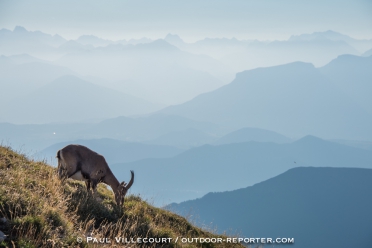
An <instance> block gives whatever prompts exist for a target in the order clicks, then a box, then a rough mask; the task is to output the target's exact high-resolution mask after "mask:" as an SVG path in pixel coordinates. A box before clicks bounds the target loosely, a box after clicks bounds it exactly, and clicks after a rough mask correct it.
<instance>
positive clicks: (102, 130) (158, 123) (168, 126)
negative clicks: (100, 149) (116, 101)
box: [85, 114, 231, 141]
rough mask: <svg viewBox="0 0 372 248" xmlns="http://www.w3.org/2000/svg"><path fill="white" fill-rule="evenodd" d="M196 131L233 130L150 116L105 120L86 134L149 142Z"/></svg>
mask: <svg viewBox="0 0 372 248" xmlns="http://www.w3.org/2000/svg"><path fill="white" fill-rule="evenodd" d="M188 129H196V130H199V131H202V132H204V133H207V134H210V135H224V134H226V133H228V132H230V131H231V129H226V128H221V127H219V126H218V125H216V124H213V123H209V122H200V121H194V120H191V119H187V118H184V117H180V116H175V115H162V114H156V115H149V116H147V117H139V118H128V117H124V116H120V117H117V118H113V119H108V120H104V121H102V122H100V123H98V124H96V125H94V126H91V127H90V128H89V129H87V130H86V131H85V132H87V133H91V134H95V133H96V134H99V135H102V136H104V137H110V138H115V137H116V139H122V140H127V141H148V140H153V139H156V138H158V137H160V136H162V135H165V134H168V133H173V132H181V131H185V130H188Z"/></svg>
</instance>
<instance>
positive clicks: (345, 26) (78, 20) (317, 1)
mask: <svg viewBox="0 0 372 248" xmlns="http://www.w3.org/2000/svg"><path fill="white" fill-rule="evenodd" d="M17 25H19V26H23V27H25V28H26V29H27V30H32V31H35V30H40V31H42V32H45V33H50V34H56V33H58V34H60V35H61V36H63V37H64V38H67V39H76V38H77V37H79V36H80V35H83V34H88V35H90V34H92V35H96V36H98V37H102V38H107V39H113V40H117V39H129V38H141V37H149V38H153V39H155V38H163V37H164V36H165V35H166V34H168V33H173V34H178V35H180V36H181V37H182V38H183V39H184V40H186V41H195V40H198V39H203V38H205V37H211V38H213V37H219V38H222V37H226V38H232V37H236V38H238V39H260V40H265V39H267V40H274V39H288V38H289V37H290V36H291V35H298V34H302V33H312V32H317V31H326V30H333V31H336V32H340V33H343V34H347V35H350V36H352V37H354V38H360V39H362V38H368V39H371V38H372V1H371V0H182V1H181V0H132V1H125V0H105V1H103V0H83V1H76V0H64V1H56V0H34V1H28V0H0V29H1V28H7V29H11V30H13V29H14V27H15V26H17Z"/></svg>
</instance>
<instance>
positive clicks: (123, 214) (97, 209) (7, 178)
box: [0, 146, 241, 248]
mask: <svg viewBox="0 0 372 248" xmlns="http://www.w3.org/2000/svg"><path fill="white" fill-rule="evenodd" d="M0 178H1V180H0V230H1V232H3V233H4V234H5V235H7V236H6V238H5V240H3V241H1V242H0V247H30V248H31V247H95V246H100V247H103V246H104V247H107V246H109V247H110V246H111V247H241V246H240V245H238V244H227V243H220V244H216V243H215V244H213V243H209V244H208V243H197V242H193V243H189V244H184V243H182V242H180V241H178V242H177V243H176V242H175V240H176V238H177V237H179V240H181V238H197V237H199V238H218V237H219V238H221V236H217V235H214V234H212V233H210V232H207V231H204V230H202V229H200V228H196V227H194V226H192V225H191V224H190V223H188V222H187V221H186V220H185V219H184V218H183V217H180V216H178V215H175V214H173V213H171V212H168V211H166V210H162V209H159V208H155V207H153V206H151V205H149V204H148V203H146V202H145V201H142V200H141V199H140V197H138V196H133V195H130V196H128V197H127V198H126V199H125V204H124V207H123V208H122V207H118V206H116V205H115V203H114V197H113V193H112V191H111V190H109V189H107V188H106V187H105V185H103V184H100V185H99V187H98V197H93V196H92V195H90V194H89V193H88V192H87V191H86V189H85V185H83V184H82V183H80V182H76V181H72V180H67V181H66V183H64V184H62V183H61V181H60V180H59V179H58V177H57V175H56V169H55V168H53V167H51V166H49V165H47V164H45V163H42V162H35V161H32V160H30V159H28V158H27V157H25V156H24V155H20V154H18V153H16V152H14V151H12V150H11V149H9V148H7V147H3V146H0ZM87 237H92V238H97V239H99V238H109V239H110V241H111V243H110V244H106V245H102V244H96V243H92V242H89V243H87ZM115 237H119V238H120V237H122V238H127V239H128V240H129V239H130V238H133V239H135V240H136V239H137V238H146V237H147V238H165V239H167V238H172V240H171V242H166V243H157V244H156V243H152V244H149V243H146V244H145V243H136V244H127V243H116V241H115ZM78 238H82V242H81V243H79V242H78ZM222 238H224V237H222ZM167 240H169V239H167ZM93 241H94V240H93Z"/></svg>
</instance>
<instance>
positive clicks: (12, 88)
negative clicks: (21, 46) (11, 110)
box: [0, 54, 77, 105]
mask: <svg viewBox="0 0 372 248" xmlns="http://www.w3.org/2000/svg"><path fill="white" fill-rule="evenodd" d="M0 63H1V66H0V104H2V105H7V103H9V101H10V100H12V99H14V98H16V97H22V96H24V95H26V94H30V93H32V92H34V91H35V90H37V89H38V88H40V87H42V86H45V85H46V84H48V83H50V82H52V81H54V80H56V79H57V78H59V77H62V76H64V75H75V76H77V73H76V72H74V71H72V70H71V69H69V68H67V67H63V66H56V65H53V64H51V63H49V62H46V61H42V60H40V59H37V58H35V57H32V56H30V55H27V54H18V55H13V56H9V57H6V56H1V57H0Z"/></svg>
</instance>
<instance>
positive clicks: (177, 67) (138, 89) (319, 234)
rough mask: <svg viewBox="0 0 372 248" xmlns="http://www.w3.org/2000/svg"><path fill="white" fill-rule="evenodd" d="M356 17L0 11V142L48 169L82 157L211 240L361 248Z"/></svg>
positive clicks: (190, 9) (204, 6) (371, 146)
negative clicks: (72, 147) (76, 153)
mask: <svg viewBox="0 0 372 248" xmlns="http://www.w3.org/2000/svg"><path fill="white" fill-rule="evenodd" d="M371 13H372V2H371V1H367V0H355V1H351V0H341V1H335V0H330V1H320V0H316V1H311V2H307V3H305V2H298V1H295V0H283V1H275V0H264V1H250V0H249V1H246V0H232V1H227V0H222V1H212V0H205V1H196V0H190V1H171V0H165V1H160V2H159V1H149V0H140V1H117V0H113V1H108V2H105V3H103V2H101V1H98V0H93V1H87V0H84V1H79V2H76V1H71V0H67V1H63V2H50V1H45V0H39V1H36V2H33V3H31V2H29V1H25V0H16V1H7V0H4V1H0V106H1V107H0V142H1V145H2V146H10V147H11V148H12V149H13V150H16V151H20V152H22V153H24V154H26V155H27V157H29V158H32V159H34V160H36V161H45V162H47V163H49V164H50V165H52V166H57V159H56V152H57V151H58V150H59V149H61V148H63V147H64V146H67V145H69V144H80V145H84V146H87V147H89V148H90V149H92V150H94V151H96V152H98V153H99V154H101V155H103V156H104V157H105V159H106V161H107V162H108V164H109V165H110V168H111V170H112V171H113V173H114V174H115V176H116V177H117V179H118V180H119V181H123V180H127V177H128V173H129V171H130V170H133V171H134V172H135V182H134V184H133V187H131V189H130V192H129V193H130V194H132V196H130V197H129V198H130V199H131V200H136V199H137V197H140V198H142V199H144V200H146V201H147V202H149V203H150V204H152V205H154V206H156V207H162V208H164V209H165V210H167V211H172V212H175V213H177V214H179V215H181V216H184V217H185V218H187V219H188V220H190V221H191V222H192V223H194V224H195V225H197V226H199V227H204V228H207V229H209V230H211V229H213V230H215V232H216V233H219V234H222V233H227V234H228V235H232V236H237V235H238V234H239V235H242V236H246V237H258V236H259V237H268V238H269V237H270V238H276V237H279V236H280V237H287V238H294V239H295V244H293V245H291V246H294V247H299V248H307V247H309V248H310V247H324V248H328V247H334V246H337V247H351V246H355V247H366V248H367V247H370V245H371V243H372V238H371V237H372V214H371V211H368V209H370V208H371V206H372V205H371V204H372V203H371V200H370V199H371V195H372V185H371V183H370V182H372V173H371V170H372V153H371V151H372V98H371V95H372V32H371V30H372V15H371ZM2 151H4V152H7V150H6V149H5V150H4V149H3V150H2ZM1 161H2V158H1V157H0V162H1ZM4 161H5V160H4ZM6 161H7V160H6ZM6 161H5V162H6ZM51 170H52V169H51ZM76 185H77V184H76ZM76 187H78V186H76ZM1 192H3V191H2V189H1V188H0V204H1V199H2V198H1V197H2V195H1V194H2V193H1ZM133 195H134V196H133ZM138 199H139V198H138ZM104 204H106V203H104ZM146 206H147V205H146ZM150 208H151V207H150ZM1 217H3V216H2V212H1V211H0V218H1ZM102 218H103V217H102ZM10 221H16V220H10ZM12 223H13V222H12ZM14 223H15V222H14ZM3 226H4V225H2V224H1V222H0V231H5V232H6V230H5V229H4V230H2V228H3ZM9 234H10V233H6V235H8V236H9ZM9 237H10V236H9ZM345 238H347V240H345ZM8 241H9V238H8ZM8 241H7V242H8ZM17 242H18V241H17ZM1 244H2V243H1V241H0V246H1ZM9 244H10V243H9ZM17 244H18V245H19V243H17ZM263 247H270V246H268V245H264V246H263Z"/></svg>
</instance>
